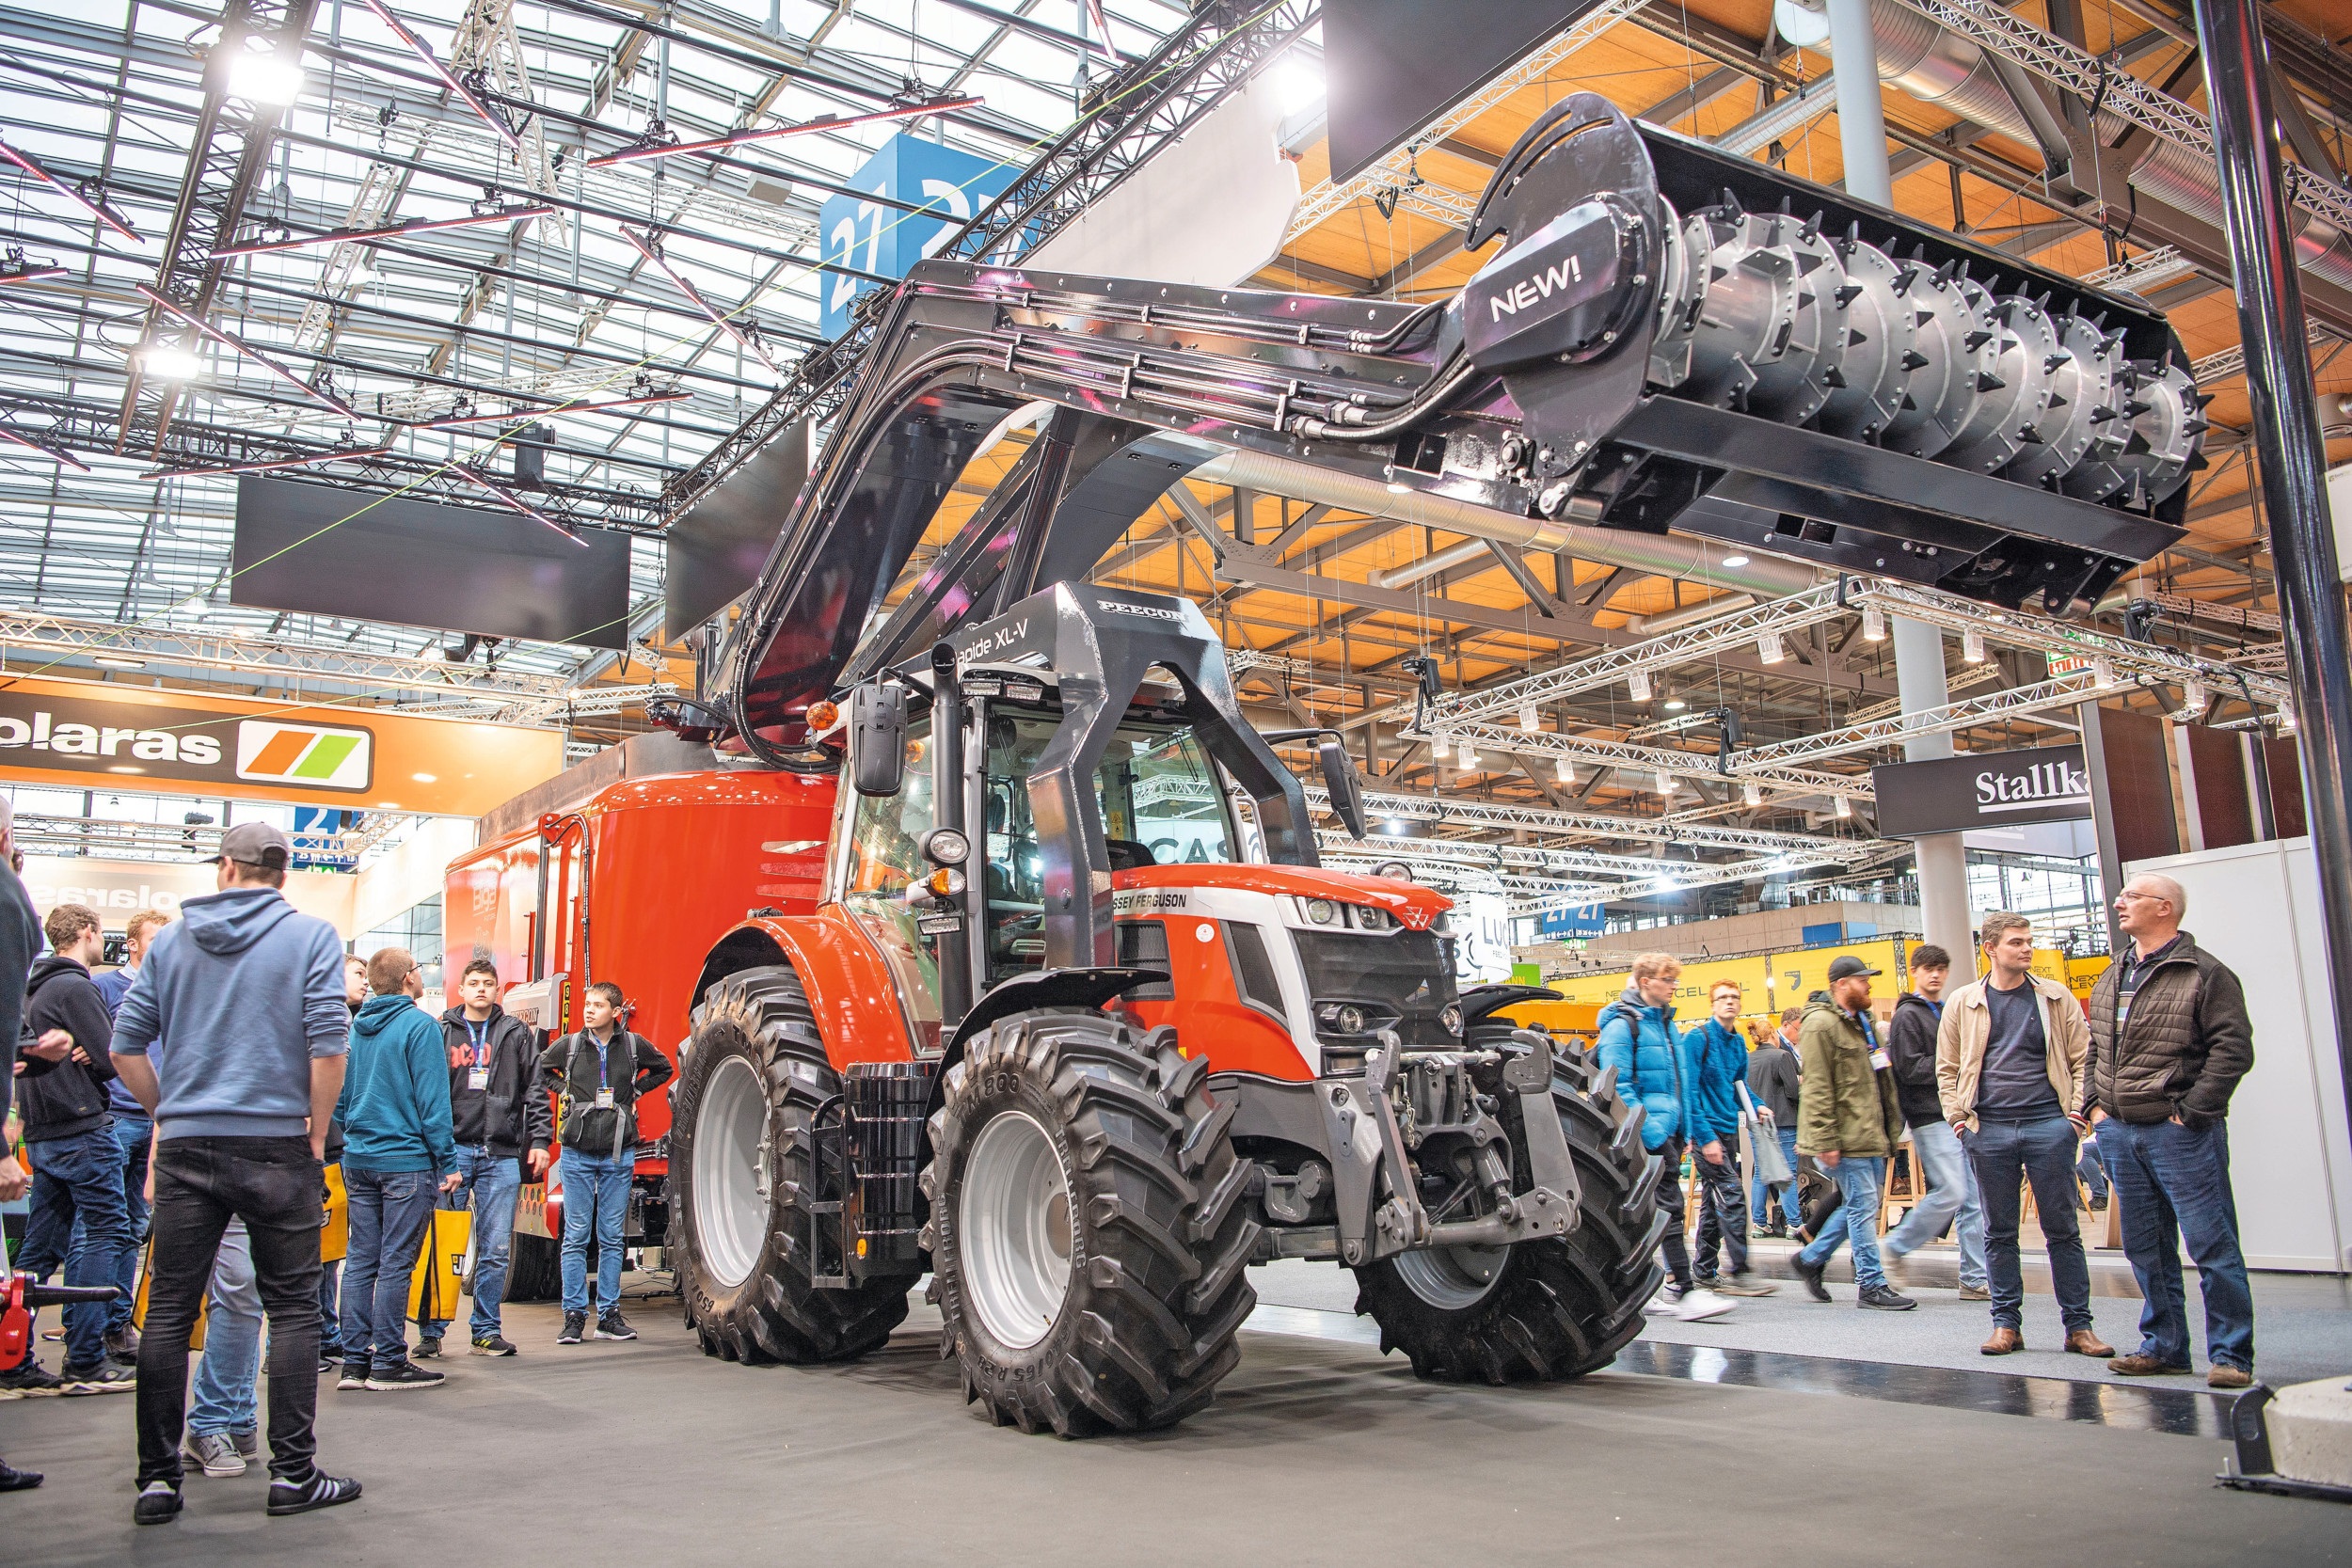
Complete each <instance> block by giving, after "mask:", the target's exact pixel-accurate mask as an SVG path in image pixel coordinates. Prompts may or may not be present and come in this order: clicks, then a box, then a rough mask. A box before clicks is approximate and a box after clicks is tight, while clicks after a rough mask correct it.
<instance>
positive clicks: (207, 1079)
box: [114, 822, 359, 1525]
mask: <svg viewBox="0 0 2352 1568" xmlns="http://www.w3.org/2000/svg"><path fill="white" fill-rule="evenodd" d="M293 849H294V847H293V846H292V845H291V844H289V843H288V842H287V839H286V835H285V834H284V833H282V832H278V830H277V829H276V828H274V827H272V826H270V825H269V824H268V823H265V822H240V823H238V824H236V825H235V826H233V827H231V828H230V830H229V831H228V832H225V833H223V834H222V835H221V841H220V851H221V852H220V853H219V854H217V855H215V856H213V857H211V859H212V860H213V862H214V863H215V865H217V866H218V868H219V880H218V887H219V891H218V892H217V893H212V894H207V895H204V896H202V897H198V898H190V899H187V900H186V901H184V902H183V904H182V905H181V906H180V912H181V916H182V918H181V919H180V920H179V921H177V922H175V923H174V924H172V925H170V926H167V927H165V928H164V930H163V932H162V934H161V935H159V936H158V937H157V938H156V939H155V943H154V945H153V946H152V947H151V948H150V949H149V951H148V955H147V960H146V962H145V963H144V964H142V965H141V966H140V969H139V974H138V978H137V979H136V980H135V981H133V982H132V985H131V990H130V992H129V994H127V995H126V996H124V997H123V999H122V1008H121V1011H120V1012H119V1014H118V1015H117V1016H116V1020H115V1032H114V1059H115V1068H116V1069H117V1070H118V1071H119V1072H120V1073H121V1074H122V1078H123V1081H124V1082H125V1083H127V1084H128V1085H130V1087H131V1092H132V1093H133V1094H134V1095H135V1096H137V1098H138V1101H139V1102H140V1103H141V1104H142V1105H145V1106H146V1107H147V1109H148V1111H149V1112H150V1114H151V1115H152V1116H153V1117H155V1134H156V1139H157V1143H156V1148H155V1159H154V1165H153V1170H154V1180H155V1211H154V1230H153V1234H154V1243H153V1245H152V1247H151V1249H150V1259H149V1268H150V1270H151V1275H152V1280H151V1285H150V1287H149V1292H148V1311H147V1330H146V1334H145V1335H144V1337H143V1338H141V1339H140V1341H139V1355H138V1367H139V1386H138V1462H139V1467H138V1485H139V1496H138V1499H137V1501H136V1502H135V1503H134V1504H133V1505H132V1517H133V1518H134V1519H135V1520H136V1521H137V1522H138V1523H139V1524H142V1525H160V1524H164V1523H166V1522H167V1521H169V1520H171V1519H173V1518H175V1517H177V1516H178V1514H179V1513H180V1482H181V1478H182V1466H181V1459H180V1437H181V1429H182V1426H183V1422H184V1419H185V1417H186V1413H187V1389H188V1334H189V1331H190V1329H191V1328H193V1327H194V1325H195V1323H196V1313H197V1307H198V1304H199V1302H200V1301H201V1300H202V1298H203V1295H204V1289H205V1286H206V1284H207V1283H208V1282H209V1281H210V1280H211V1278H212V1275H213V1259H214V1255H215V1252H217V1251H218V1250H219V1247H220V1239H221V1233H222V1232H223V1231H224V1230H226V1229H227V1228H228V1226H229V1222H230V1220H231V1219H242V1220H243V1221H245V1226H246V1235H247V1237H248V1238H249V1240H250V1243H251V1245H252V1249H253V1267H254V1273H255V1275H256V1280H255V1282H256V1284H257V1285H258V1286H259V1288H260V1291H261V1297H262V1307H264V1309H265V1310H266V1311H267V1312H268V1314H269V1327H270V1336H269V1444H270V1478H271V1481H270V1489H269V1512H270V1513H273V1514H285V1513H307V1512H308V1511H310V1510H311V1509H314V1508H326V1507H330V1506H332V1505H333V1504H336V1503H342V1502H349V1501H350V1500H351V1499H352V1498H354V1497H358V1495H359V1483H358V1481H347V1480H343V1479H342V1478H340V1477H336V1476H330V1475H327V1474H326V1472H324V1471H322V1470H321V1469H319V1468H318V1466H317V1465H316V1463H315V1462H314V1456H315V1454H316V1451H317V1440H316V1436H315V1434H314V1432H313V1427H314V1424H315V1418H316V1414H317V1410H318V1365H319V1355H318V1351H319V1299H318V1291H319V1225H320V1219H321V1210H320V1195H321V1194H322V1192H323V1191H324V1190H325V1182H324V1178H323V1176H322V1174H321V1167H320V1157H321V1154H322V1152H323V1150H324V1148H325V1146H326V1129H327V1121H328V1118H329V1117H330V1116H331V1115H332V1113H333V1111H334V1109H335V1101H336V1098H337V1096H338V1095H340V1094H341V1093H342V1084H343V1057H344V1054H345V1053H346V1052H348V1050H349V1049H350V1045H349V1037H350V1028H351V1012H350V1009H349V1008H348V1007H346V1006H344V1004H343V950H342V941H341V940H340V939H339V938H338V937H337V936H336V935H335V928H334V927H331V926H329V925H328V924H327V923H326V922H325V921H323V920H317V919H313V918H312V917H310V916H309V915H306V914H300V913H297V912H296V911H295V910H294V906H293V905H292V904H289V903H287V902H286V899H285V895H283V894H281V893H280V892H279V891H278V890H279V889H280V888H282V887H283V886H285V882H286V865H287V863H288V862H289V861H290V860H291V859H292V858H293Z"/></svg>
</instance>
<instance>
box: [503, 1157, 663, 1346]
mask: <svg viewBox="0 0 2352 1568" xmlns="http://www.w3.org/2000/svg"><path fill="white" fill-rule="evenodd" d="M557 1164H560V1165H561V1166H562V1167H563V1171H564V1311H566V1312H585V1311H587V1310H588V1238H589V1237H590V1236H591V1235H594V1236H595V1237H596V1305H597V1306H598V1307H603V1308H606V1309H610V1308H612V1307H618V1306H619V1305H620V1304H621V1227H622V1225H623V1223H624V1222H626V1221H627V1220H628V1180H629V1178H630V1177H631V1176H633V1175H635V1174H636V1172H637V1150H636V1149H634V1148H625V1149H623V1150H621V1152H620V1155H619V1156H618V1157H617V1158H610V1157H601V1156H598V1155H595V1154H582V1153H581V1152H580V1150H578V1149H576V1148H567V1149H565V1150H564V1156H563V1158H562V1159H561V1160H559V1161H558V1162H557ZM509 1223H510V1224H511V1223H512V1222H511V1221H510V1222H509Z"/></svg>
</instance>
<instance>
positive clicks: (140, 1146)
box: [65, 1110, 155, 1334]
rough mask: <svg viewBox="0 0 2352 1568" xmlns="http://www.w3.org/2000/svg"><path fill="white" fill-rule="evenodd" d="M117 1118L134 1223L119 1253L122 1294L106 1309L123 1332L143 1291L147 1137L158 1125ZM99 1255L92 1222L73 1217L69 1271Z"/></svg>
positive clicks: (125, 1201) (112, 1329)
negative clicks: (94, 1249) (91, 1231)
mask: <svg viewBox="0 0 2352 1568" xmlns="http://www.w3.org/2000/svg"><path fill="white" fill-rule="evenodd" d="M111 1114H112V1116H113V1117H114V1124H115V1129H114V1135H115V1147H116V1148H119V1149H121V1150H122V1209H123V1212H124V1213H126V1214H128V1215H129V1216H130V1225H129V1227H127V1228H126V1229H125V1230H124V1232H123V1240H122V1250H121V1251H120V1252H119V1253H117V1254H116V1256H115V1277H114V1285H115V1289H116V1290H118V1291H121V1292H122V1293H121V1294H120V1295H119V1296H117V1297H116V1298H115V1301H114V1305H113V1306H112V1307H108V1308H107V1309H106V1332H107V1333H109V1334H119V1333H121V1332H122V1331H123V1330H124V1329H126V1328H128V1327H130V1326H131V1308H132V1307H133V1305H134V1304H135V1301H136V1299H137V1297H138V1293H139V1248H141V1247H142V1246H145V1245H146V1244H147V1140H148V1138H149V1136H150V1135H151V1134H152V1133H153V1132H154V1131H155V1124H154V1123H153V1122H152V1121H151V1120H149V1119H148V1118H147V1117H144V1116H132V1115H129V1114H128V1113H126V1112H123V1111H119V1110H118V1111H114V1112H112V1113H111ZM86 1255H88V1256H95V1254H94V1253H91V1252H90V1243H89V1226H88V1222H87V1221H86V1220H84V1219H83V1218H82V1217H81V1216H80V1215H78V1214H77V1215H75V1216H74V1220H73V1245H72V1250H71V1251H70V1252H68V1253H67V1254H66V1263H65V1266H66V1273H67V1274H68V1275H73V1274H74V1273H76V1272H78V1268H79V1265H80V1263H81V1261H82V1259H83V1258H84V1257H85V1256H86Z"/></svg>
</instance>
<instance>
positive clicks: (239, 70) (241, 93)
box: [229, 50, 302, 103]
mask: <svg viewBox="0 0 2352 1568" xmlns="http://www.w3.org/2000/svg"><path fill="white" fill-rule="evenodd" d="M229 95H230V97H231V98H242V99H244V100H246V102H247V103H293V102H294V100H295V99H296V98H299V97H301V96H302V62H301V61H299V60H297V59H293V58H290V57H288V56H287V55H279V54H276V53H270V54H262V53H258V52H255V51H251V50H248V51H246V52H244V53H241V54H239V55H237V56H236V57H235V58H234V59H232V60H230V62H229Z"/></svg>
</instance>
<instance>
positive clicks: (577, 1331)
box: [555, 1312, 588, 1345]
mask: <svg viewBox="0 0 2352 1568" xmlns="http://www.w3.org/2000/svg"><path fill="white" fill-rule="evenodd" d="M587 1335H588V1314H587V1313H585V1312H566V1313H564V1332H563V1333H561V1334H559V1335H557V1336H556V1337H555V1342H556V1343H557V1344H559V1345H576V1344H578V1343H580V1340H581V1339H583V1338H587Z"/></svg>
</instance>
